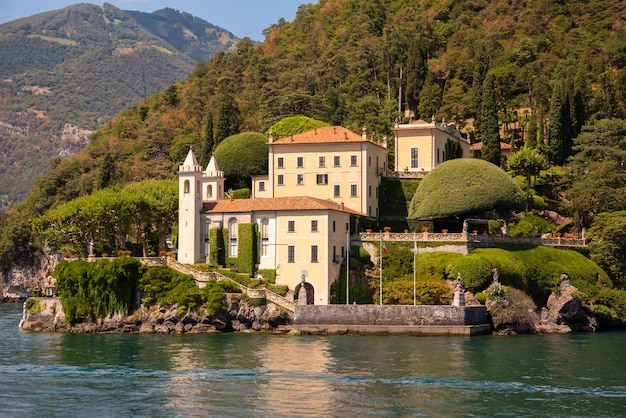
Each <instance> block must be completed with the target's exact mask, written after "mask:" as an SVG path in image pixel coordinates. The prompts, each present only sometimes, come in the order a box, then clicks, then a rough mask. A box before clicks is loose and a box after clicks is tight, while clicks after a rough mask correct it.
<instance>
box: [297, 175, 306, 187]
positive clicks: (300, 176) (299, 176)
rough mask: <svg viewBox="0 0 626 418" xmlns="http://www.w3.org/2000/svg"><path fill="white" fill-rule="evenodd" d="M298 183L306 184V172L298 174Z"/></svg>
mask: <svg viewBox="0 0 626 418" xmlns="http://www.w3.org/2000/svg"><path fill="white" fill-rule="evenodd" d="M297 178H298V185H303V184H304V174H298V177H297Z"/></svg>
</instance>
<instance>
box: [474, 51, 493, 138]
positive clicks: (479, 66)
mask: <svg viewBox="0 0 626 418" xmlns="http://www.w3.org/2000/svg"><path fill="white" fill-rule="evenodd" d="M474 53H475V55H474V59H473V60H472V67H473V71H472V91H473V98H472V105H473V107H474V109H473V110H474V114H475V118H474V130H475V131H476V134H477V135H480V129H481V117H482V115H481V113H482V101H483V85H484V84H485V78H486V77H487V73H488V72H489V67H490V66H491V58H490V56H489V52H488V51H487V47H486V46H485V44H479V45H478V46H477V48H476V51H474Z"/></svg>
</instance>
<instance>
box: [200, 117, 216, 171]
mask: <svg viewBox="0 0 626 418" xmlns="http://www.w3.org/2000/svg"><path fill="white" fill-rule="evenodd" d="M214 146H215V139H214V136H213V114H212V113H210V112H209V114H208V115H207V117H206V122H205V124H204V135H203V136H202V152H201V153H200V166H202V167H203V168H206V166H207V164H208V163H209V160H210V159H211V154H212V153H213V147H214Z"/></svg>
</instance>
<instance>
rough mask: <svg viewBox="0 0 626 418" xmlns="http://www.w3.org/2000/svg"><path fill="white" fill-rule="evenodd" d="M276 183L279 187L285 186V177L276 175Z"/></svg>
mask: <svg viewBox="0 0 626 418" xmlns="http://www.w3.org/2000/svg"><path fill="white" fill-rule="evenodd" d="M276 183H277V184H278V185H279V186H282V185H284V184H285V176H283V175H282V174H279V175H278V178H277V180H276Z"/></svg>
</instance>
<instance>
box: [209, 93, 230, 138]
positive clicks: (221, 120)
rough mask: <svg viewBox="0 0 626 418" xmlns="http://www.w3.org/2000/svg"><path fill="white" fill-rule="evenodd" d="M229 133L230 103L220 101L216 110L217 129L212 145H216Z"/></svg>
mask: <svg viewBox="0 0 626 418" xmlns="http://www.w3.org/2000/svg"><path fill="white" fill-rule="evenodd" d="M230 135H231V130H230V105H229V104H228V103H222V104H220V107H219V109H218V111H217V129H216V132H215V143H214V145H213V146H214V147H217V146H218V145H219V144H220V142H222V141H223V140H224V139H225V138H227V137H229V136H230Z"/></svg>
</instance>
